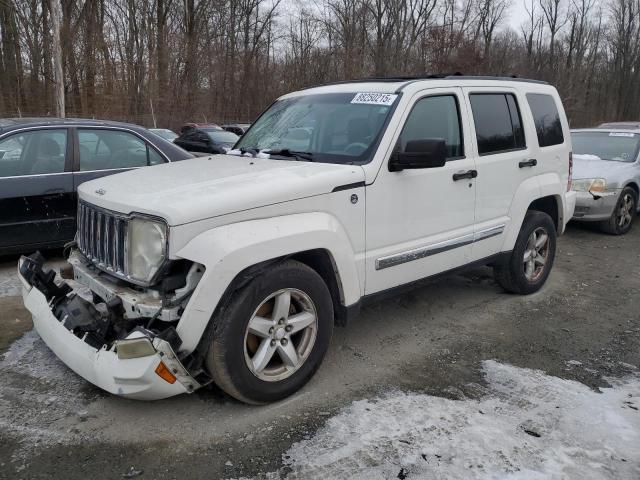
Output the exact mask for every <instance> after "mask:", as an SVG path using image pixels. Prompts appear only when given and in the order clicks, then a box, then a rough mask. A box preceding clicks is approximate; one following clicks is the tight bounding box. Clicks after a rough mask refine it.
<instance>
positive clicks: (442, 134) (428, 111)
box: [398, 95, 464, 159]
mask: <svg viewBox="0 0 640 480" xmlns="http://www.w3.org/2000/svg"><path fill="white" fill-rule="evenodd" d="M427 139H429V140H431V139H442V140H444V141H445V144H446V146H447V159H454V158H460V157H462V156H464V148H463V142H462V131H461V128H460V112H459V109H458V102H457V100H456V97H455V96H453V95H442V96H436V97H426V98H422V99H420V100H418V102H417V103H416V104H415V105H414V107H413V109H412V110H411V113H410V114H409V118H407V121H406V123H405V124H404V128H403V129H402V133H401V134H400V138H399V140H398V148H399V149H400V151H401V152H404V151H405V150H406V147H407V143H408V142H411V141H413V140H427Z"/></svg>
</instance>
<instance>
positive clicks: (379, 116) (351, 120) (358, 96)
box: [236, 93, 398, 163]
mask: <svg viewBox="0 0 640 480" xmlns="http://www.w3.org/2000/svg"><path fill="white" fill-rule="evenodd" d="M397 97H398V95H395V94H386V93H331V94H317V95H302V96H295V97H291V98H285V99H283V100H279V101H277V102H276V103H274V104H273V105H272V106H271V107H270V108H269V110H267V111H266V112H265V113H264V114H263V115H262V116H261V117H260V118H259V119H258V120H257V121H256V123H254V124H253V125H252V127H251V129H250V130H249V131H248V132H247V133H246V134H245V135H244V136H243V137H242V139H241V140H240V142H239V143H238V145H237V146H236V148H238V149H245V150H273V151H275V150H278V151H291V152H305V153H306V154H307V156H306V157H305V159H309V160H313V161H316V162H327V163H366V162H368V161H370V160H371V154H372V152H373V150H374V147H375V145H376V143H377V140H378V138H379V136H380V133H381V131H382V126H383V125H384V124H385V121H386V120H387V118H388V117H389V114H390V112H391V110H392V108H393V106H394V105H395V103H396V101H397ZM297 158H301V157H297Z"/></svg>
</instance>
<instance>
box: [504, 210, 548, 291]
mask: <svg viewBox="0 0 640 480" xmlns="http://www.w3.org/2000/svg"><path fill="white" fill-rule="evenodd" d="M534 233H535V237H534ZM542 235H546V239H547V240H546V241H545V242H544V243H541V244H540V245H539V246H538V245H536V247H535V248H534V249H533V251H534V252H535V254H533V255H532V254H531V253H528V252H531V251H532V248H531V247H532V245H533V242H536V243H538V242H539V240H538V239H541V238H542ZM556 237H557V234H556V227H555V225H554V223H553V220H552V219H551V217H550V216H549V215H547V214H546V213H543V212H538V211H535V210H529V211H528V212H527V214H526V215H525V217H524V221H523V222H522V227H521V228H520V233H519V234H518V238H517V240H516V244H515V246H514V248H513V250H512V252H511V256H510V257H509V260H508V261H507V262H506V263H504V264H501V265H496V266H495V267H494V276H495V279H496V282H497V283H498V285H500V286H501V287H502V288H504V289H505V290H506V291H507V292H511V293H519V294H521V295H528V294H530V293H534V292H537V291H538V290H540V288H541V287H542V285H544V282H546V280H547V277H548V276H549V273H550V272H551V268H552V267H553V261H554V259H555V255H556ZM534 238H535V240H534ZM525 254H527V256H528V258H529V260H526V259H525ZM541 261H544V263H540V262H541Z"/></svg>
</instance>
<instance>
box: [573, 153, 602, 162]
mask: <svg viewBox="0 0 640 480" xmlns="http://www.w3.org/2000/svg"><path fill="white" fill-rule="evenodd" d="M573 160H585V161H589V160H602V159H601V158H600V157H599V156H597V155H590V154H588V153H574V154H573Z"/></svg>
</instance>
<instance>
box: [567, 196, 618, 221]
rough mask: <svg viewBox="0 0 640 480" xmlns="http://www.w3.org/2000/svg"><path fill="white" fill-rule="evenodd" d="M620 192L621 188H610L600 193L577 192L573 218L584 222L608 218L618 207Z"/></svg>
mask: <svg viewBox="0 0 640 480" xmlns="http://www.w3.org/2000/svg"><path fill="white" fill-rule="evenodd" d="M620 192H621V190H608V191H606V192H602V193H598V194H592V193H589V192H577V201H576V209H575V212H574V213H573V220H580V221H584V222H594V221H599V220H608V219H609V217H611V214H612V213H613V210H614V209H615V207H616V203H617V202H618V197H619V195H620Z"/></svg>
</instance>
